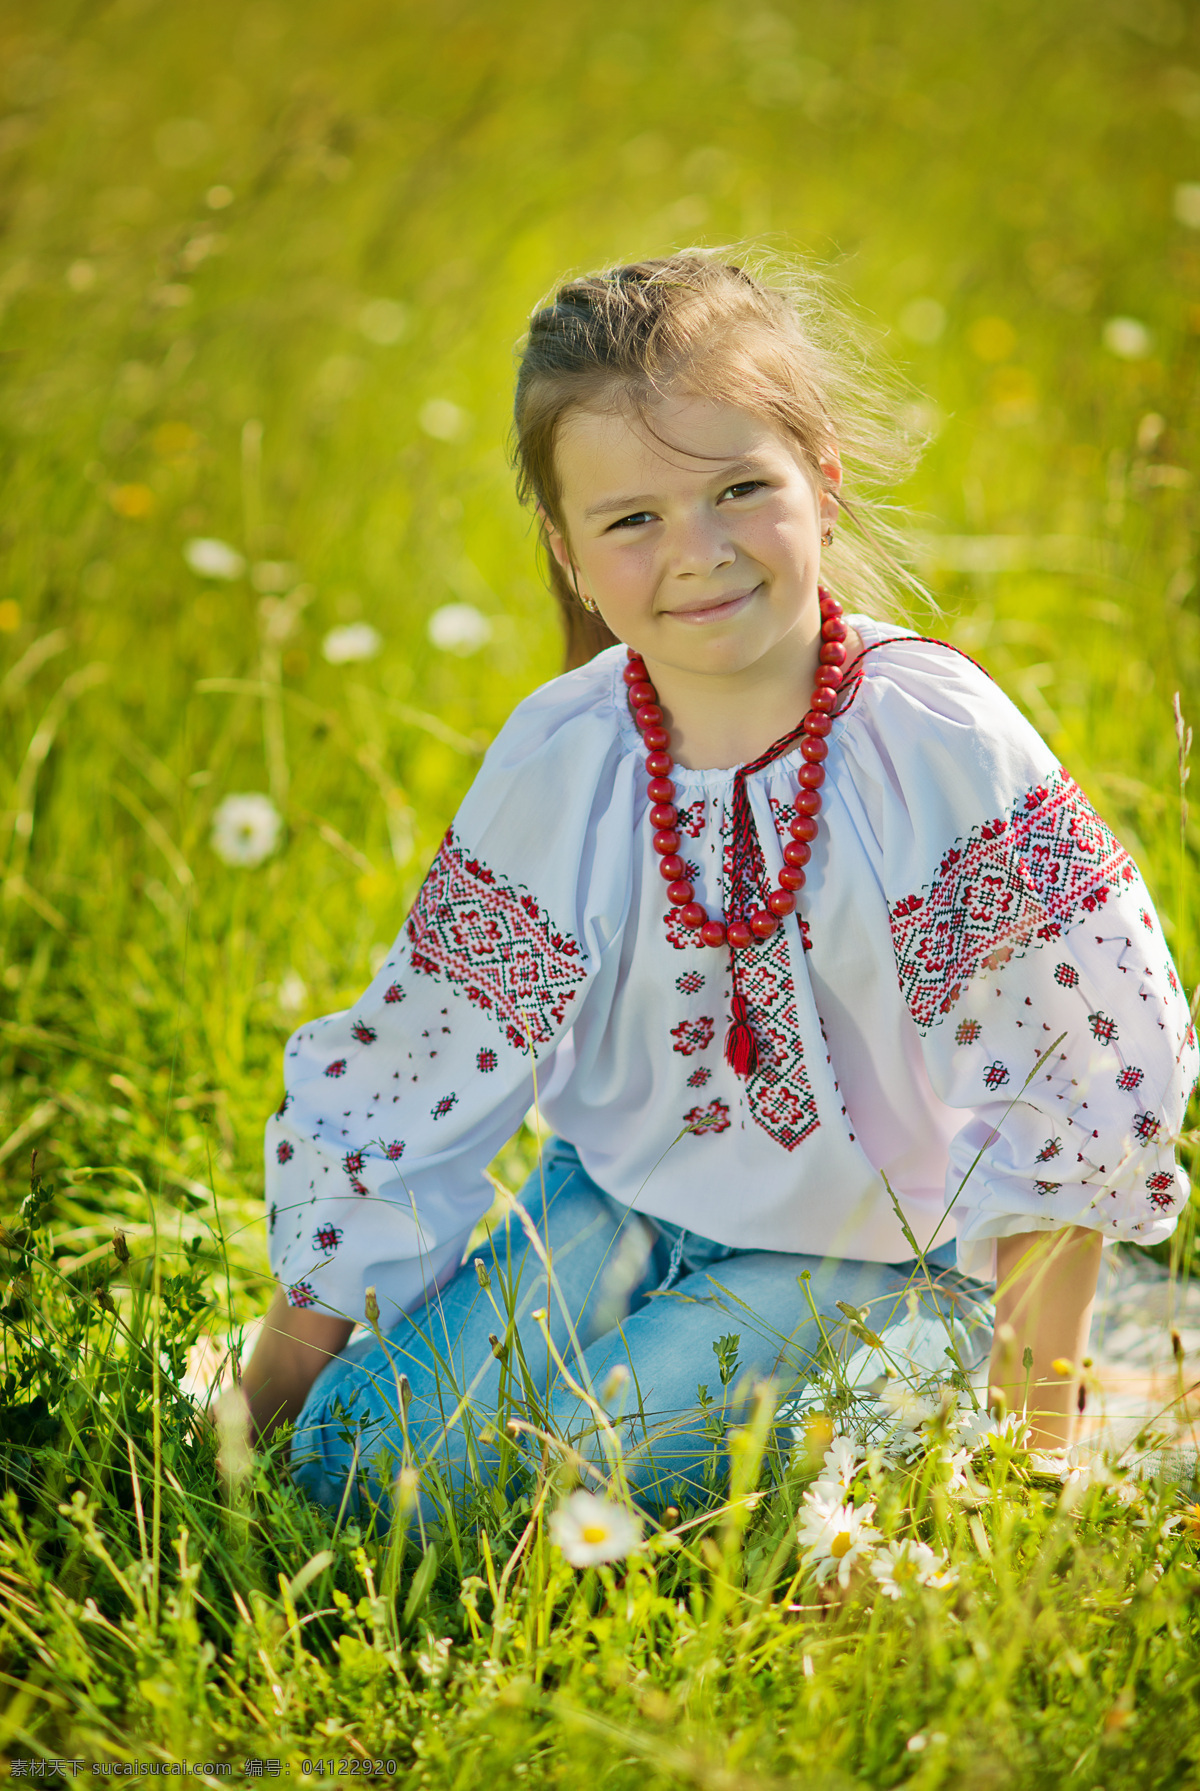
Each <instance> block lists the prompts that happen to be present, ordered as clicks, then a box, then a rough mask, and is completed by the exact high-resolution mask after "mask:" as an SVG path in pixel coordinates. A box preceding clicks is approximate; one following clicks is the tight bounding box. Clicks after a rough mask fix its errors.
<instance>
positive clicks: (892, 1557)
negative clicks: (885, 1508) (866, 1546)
mask: <svg viewBox="0 0 1200 1791" xmlns="http://www.w3.org/2000/svg"><path fill="white" fill-rule="evenodd" d="M871 1572H872V1573H873V1574H874V1576H875V1578H876V1579H877V1580H878V1581H879V1590H880V1591H881V1592H882V1593H883V1594H884V1596H885V1597H887V1598H900V1597H902V1596H903V1594H904V1593H905V1592H907V1591H908V1590H909V1589H910V1587H913V1586H932V1587H934V1588H936V1590H938V1591H946V1590H948V1588H949V1587H951V1586H956V1585H957V1584H958V1570H957V1569H956V1568H954V1567H951V1565H950V1563H949V1561H948V1560H947V1559H946V1557H945V1555H939V1554H937V1553H936V1551H935V1550H933V1549H931V1548H929V1547H928V1546H927V1544H925V1543H924V1542H914V1541H913V1540H912V1538H911V1537H905V1539H904V1541H903V1542H889V1543H888V1544H887V1545H886V1547H884V1548H882V1549H881V1550H880V1551H879V1553H878V1554H877V1555H875V1556H874V1557H873V1559H872V1561H871Z"/></svg>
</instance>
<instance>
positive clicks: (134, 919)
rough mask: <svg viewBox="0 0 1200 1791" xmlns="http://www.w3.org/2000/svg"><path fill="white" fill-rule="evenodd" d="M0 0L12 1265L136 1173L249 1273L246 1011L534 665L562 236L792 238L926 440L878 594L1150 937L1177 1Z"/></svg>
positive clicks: (159, 1201)
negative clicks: (21, 1207) (1108, 831)
mask: <svg viewBox="0 0 1200 1791" xmlns="http://www.w3.org/2000/svg"><path fill="white" fill-rule="evenodd" d="M0 34H2V35H0V80H2V86H3V106H4V111H3V117H2V119H0V169H2V173H0V182H2V235H0V312H2V325H0V431H2V433H3V455H2V475H0V476H2V478H3V501H2V506H0V553H2V572H0V728H2V730H3V738H4V772H3V775H4V777H5V779H6V791H7V794H6V796H5V814H4V825H3V829H2V831H0V852H2V853H3V854H4V857H3V860H2V862H3V867H4V868H3V875H4V901H3V905H2V908H0V925H2V928H3V946H2V950H3V963H2V967H0V1003H2V1006H0V1013H2V1015H3V1018H2V1020H0V1059H2V1074H0V1173H3V1175H5V1176H6V1177H7V1178H8V1184H9V1185H8V1190H7V1193H6V1204H5V1210H6V1212H7V1211H9V1210H11V1209H12V1208H13V1207H15V1205H16V1203H17V1202H18V1200H19V1198H20V1196H21V1193H22V1191H23V1187H24V1185H25V1182H26V1178H27V1175H28V1158H29V1151H30V1149H31V1148H32V1147H34V1146H38V1147H39V1148H40V1150H41V1153H42V1162H43V1166H44V1167H45V1169H46V1171H47V1173H48V1174H49V1175H50V1178H51V1182H52V1185H53V1187H54V1189H55V1196H56V1206H55V1221H56V1227H57V1229H56V1247H57V1248H58V1250H59V1251H60V1253H61V1261H62V1263H63V1265H64V1266H66V1267H68V1268H69V1267H71V1266H72V1265H77V1264H82V1263H85V1262H86V1261H88V1260H89V1259H90V1258H91V1257H94V1256H97V1255H99V1254H102V1253H103V1252H104V1251H105V1250H106V1249H107V1247H108V1239H109V1236H110V1233H111V1226H112V1223H113V1222H114V1219H115V1218H118V1217H119V1218H120V1219H121V1220H122V1222H123V1223H125V1225H126V1227H127V1229H129V1230H130V1232H131V1234H133V1235H136V1234H138V1233H139V1231H140V1232H141V1233H142V1234H143V1235H144V1234H148V1233H149V1230H150V1225H151V1218H152V1211H151V1208H152V1207H153V1214H154V1216H156V1217H157V1219H158V1220H159V1221H160V1222H165V1221H166V1220H167V1219H168V1218H169V1219H170V1223H171V1225H172V1226H173V1227H174V1232H173V1235H174V1236H175V1237H176V1238H177V1239H179V1240H186V1239H187V1238H188V1237H195V1238H199V1239H202V1240H211V1239H212V1237H213V1236H214V1235H215V1234H216V1232H217V1231H219V1230H223V1231H224V1233H225V1234H226V1235H227V1236H228V1237H229V1238H230V1239H231V1240H232V1253H233V1263H234V1279H233V1297H234V1302H235V1306H236V1307H237V1308H238V1309H239V1310H240V1311H242V1312H243V1313H244V1314H246V1313H249V1312H250V1311H251V1310H252V1309H253V1308H254V1307H255V1306H256V1304H258V1303H259V1302H260V1301H261V1298H262V1293H263V1287H264V1283H263V1280H262V1275H263V1268H264V1263H265V1235H264V1227H263V1225H262V1222H261V1217H260V1207H259V1197H260V1191H261V1162H260V1154H259V1153H260V1144H259V1140H260V1136H261V1124H262V1119H263V1115H264V1114H265V1113H266V1112H267V1111H268V1110H269V1108H270V1107H272V1106H274V1105H275V1104H276V1102H277V1100H278V1096H279V1093H280V1086H281V1085H280V1080H279V1059H280V1050H281V1046H282V1043H283V1040H284V1038H285V1037H286V1035H287V1033H288V1032H289V1031H290V1030H291V1029H292V1027H293V1026H295V1025H296V1024H297V1023H298V1022H299V1021H300V1020H301V1019H302V1018H304V1017H306V1016H308V1015H310V1014H314V1013H320V1012H324V1011H328V1010H329V1009H330V1008H332V1007H336V1006H339V1005H343V1004H345V1003H347V1002H348V1001H350V1000H352V999H353V996H354V994H355V992H356V991H357V989H359V988H360V987H361V986H362V985H363V983H364V982H365V981H366V979H367V978H368V977H369V975H370V974H371V972H372V969H373V967H374V965H375V964H376V963H378V962H379V961H380V960H381V958H382V955H383V953H384V950H385V948H386V946H387V944H388V942H389V941H390V940H391V939H392V937H393V936H394V934H395V933H396V932H397V930H398V928H399V926H400V924H401V922H402V920H403V917H404V915H405V913H406V911H407V907H408V905H409V903H410V901H411V899H412V896H413V893H414V891H415V889H416V887H417V884H418V883H419V880H420V877H421V875H422V874H423V871H424V868H425V866H426V865H427V864H428V862H429V860H430V858H431V856H432V854H433V852H434V850H435V849H436V845H437V842H438V840H439V838H440V836H441V834H442V832H443V831H444V829H445V827H446V825H447V823H448V821H449V819H450V817H451V816H452V814H453V811H454V809H455V806H456V804H457V802H458V800H459V799H460V797H461V795H462V793H463V791H464V789H465V788H466V786H467V784H468V782H469V781H470V779H471V776H472V774H473V770H474V767H475V765H476V764H477V762H478V755H479V753H480V751H481V750H482V748H483V747H484V746H485V745H486V743H487V741H488V739H489V738H490V736H491V735H492V734H493V733H494V731H495V730H496V728H497V727H498V725H499V724H500V722H501V721H502V720H503V718H504V716H505V715H506V714H507V712H508V710H509V709H510V708H511V706H512V704H513V703H514V702H515V701H516V700H518V699H519V698H520V697H521V696H522V695H524V694H525V693H526V692H527V691H529V690H530V689H531V688H532V687H533V686H534V685H536V684H537V683H539V682H540V681H542V680H544V679H545V678H547V677H549V676H551V675H553V673H554V672H555V671H556V670H557V669H558V664H559V659H560V654H561V645H560V640H559V636H558V631H557V623H556V620H555V617H554V613H553V607H552V603H551V600H550V599H549V597H548V596H547V595H546V593H545V592H544V590H543V588H542V586H541V582H540V579H539V576H538V572H537V567H536V564H535V556H534V551H533V541H532V534H531V530H530V526H529V521H528V518H527V517H526V516H525V515H523V514H522V512H521V511H520V510H519V508H518V506H517V504H516V502H515V499H514V497H513V492H512V479H511V475H510V471H509V467H508V463H507V456H506V434H507V427H508V417H509V405H510V392H511V385H512V375H513V365H514V345H515V343H516V342H517V340H518V338H519V336H520V333H521V330H522V327H523V322H524V319H525V318H526V316H527V315H528V313H529V311H530V309H531V308H532V307H533V306H534V305H535V303H536V302H537V301H538V299H539V298H540V297H541V296H542V295H543V293H544V292H545V291H546V289H547V288H548V287H549V286H550V285H551V283H552V282H553V281H554V280H555V279H556V278H558V277H559V276H560V275H561V274H562V273H564V272H565V271H567V270H573V269H580V268H584V267H589V266H593V265H595V264H599V263H603V262H605V261H608V260H610V259H613V258H618V257H619V258H631V257H634V256H637V255H641V254H645V253H660V252H663V251H666V250H669V249H672V248H675V247H679V246H683V245H686V244H691V243H709V244H719V243H729V242H737V241H747V240H748V241H752V242H754V243H757V244H762V245H766V246H768V247H770V248H773V249H776V250H780V251H783V252H787V253H796V254H800V255H802V256H805V257H808V258H811V259H813V260H815V261H816V262H817V263H818V264H820V265H821V266H823V267H825V268H827V269H828V270H829V271H830V272H831V273H832V275H833V276H834V278H835V280H836V281H837V283H838V284H839V285H840V287H841V289H842V290H843V292H844V293H845V294H846V295H847V297H848V298H849V300H850V301H851V302H852V303H853V304H854V305H855V306H856V307H857V308H858V311H859V315H860V317H861V319H862V320H863V322H864V324H865V325H866V327H867V328H868V330H869V331H871V332H873V333H874V335H875V337H876V339H877V342H878V344H879V349H880V352H881V354H883V355H884V356H885V358H888V359H890V361H891V362H892V364H893V365H894V366H896V367H898V369H899V370H900V371H901V372H902V373H903V374H904V376H905V377H906V379H907V381H908V382H909V385H910V388H911V390H910V394H909V397H908V399H907V403H908V404H909V407H910V421H911V422H912V425H913V427H914V428H916V429H918V430H923V431H926V432H927V433H928V434H929V436H930V438H931V442H930V447H929V450H928V452H927V454H926V456H925V458H924V461H923V463H922V465H921V468H920V470H919V471H918V472H917V474H916V475H915V476H914V477H913V478H912V479H911V480H910V481H909V483H908V484H907V485H906V486H905V488H904V489H902V490H899V491H897V492H896V493H895V494H894V496H895V499H896V502H897V503H898V504H900V505H904V506H909V507H911V509H912V511H913V513H914V519H915V520H914V529H915V532H916V552H917V564H918V567H919V570H920V571H921V573H922V574H923V576H924V577H925V579H926V580H927V581H928V583H929V586H930V588H931V590H932V591H933V593H934V594H935V596H936V599H937V603H938V606H939V607H938V610H937V611H934V610H930V611H929V612H928V613H924V614H919V615H917V616H916V617H915V620H916V621H917V622H918V624H919V625H920V626H921V627H922V628H924V629H925V630H926V631H928V632H930V633H934V634H937V635H939V636H941V637H943V638H947V639H950V640H952V641H954V642H955V643H957V644H958V645H960V646H963V647H964V648H966V649H967V650H968V651H970V652H971V653H972V654H974V655H975V656H976V657H978V658H980V659H981V660H982V661H983V663H984V664H986V666H987V667H988V668H989V670H991V671H992V672H993V673H994V674H995V675H996V676H997V677H998V678H999V679H1000V680H1001V682H1002V683H1003V684H1004V686H1005V688H1006V689H1007V690H1008V691H1009V692H1010V693H1011V694H1012V695H1013V696H1014V697H1015V699H1016V700H1017V701H1018V702H1019V703H1020V704H1021V705H1022V707H1023V708H1024V709H1025V711H1026V713H1027V714H1028V715H1029V716H1030V717H1031V718H1032V720H1033V721H1034V723H1035V724H1036V725H1037V726H1038V728H1039V729H1041V731H1042V732H1043V733H1044V734H1045V736H1046V737H1047V739H1048V740H1049V741H1050V742H1051V744H1052V746H1053V747H1054V749H1055V751H1056V752H1057V753H1059V754H1060V755H1061V757H1062V759H1063V761H1064V763H1065V764H1066V765H1067V766H1068V768H1069V769H1070V770H1071V771H1072V772H1073V773H1074V774H1075V775H1076V776H1077V777H1079V778H1080V780H1081V781H1082V783H1083V784H1084V786H1085V788H1086V789H1087V790H1088V792H1089V794H1090V795H1091V796H1092V798H1093V799H1094V800H1095V802H1096V803H1097V805H1098V806H1099V808H1100V809H1101V811H1102V812H1103V813H1104V814H1105V816H1106V817H1107V819H1108V820H1109V821H1110V822H1111V824H1112V825H1113V826H1114V827H1115V828H1116V829H1117V831H1118V832H1119V834H1120V835H1121V837H1122V838H1123V839H1124V840H1125V842H1126V843H1127V844H1128V845H1129V846H1130V847H1131V848H1132V849H1133V851H1134V852H1135V854H1136V855H1137V856H1138V858H1139V860H1140V862H1141V863H1142V865H1143V868H1144V869H1145V871H1146V873H1147V875H1148V877H1149V879H1150V882H1151V886H1152V888H1153V890H1154V892H1155V895H1156V897H1157V899H1158V900H1159V902H1160V905H1161V908H1162V911H1163V914H1164V919H1165V922H1166V926H1167V930H1168V936H1169V937H1170V938H1171V940H1172V943H1173V945H1174V948H1175V950H1176V953H1177V956H1178V958H1179V960H1180V965H1181V969H1182V971H1183V974H1184V976H1185V979H1186V980H1187V982H1188V985H1189V987H1190V986H1191V984H1192V983H1193V982H1195V981H1196V980H1197V979H1198V978H1200V952H1198V951H1197V945H1196V899H1195V897H1194V895H1193V896H1192V897H1191V898H1189V879H1190V876H1191V872H1190V869H1189V866H1194V863H1195V853H1196V849H1197V843H1198V835H1197V830H1196V826H1195V823H1194V822H1185V820H1184V818H1183V815H1182V812H1181V805H1180V753H1181V749H1182V747H1184V746H1185V745H1186V725H1187V722H1188V721H1189V720H1192V721H1194V720H1196V719H1197V715H1198V714H1200V679H1198V678H1197V671H1198V668H1200V649H1198V632H1200V606H1198V595H1197V588H1196V576H1195V575H1196V569H1195V546H1194V538H1193V516H1194V513H1195V506H1196V486H1195V480H1194V464H1195V455H1194V428H1195V418H1196V380H1197V354H1196V351H1197V345H1198V344H1200V18H1198V16H1197V10H1196V8H1195V7H1194V6H1191V5H1185V4H1181V3H1180V0H1056V4H1055V5H1054V6H1051V7H1047V6H1041V5H1035V4H1032V3H1031V0H978V3H977V4H974V5H971V6H966V5H963V4H961V0H920V3H919V4H918V3H917V0H887V3H886V4H885V3H883V0H826V4H824V5H822V6H815V5H812V4H807V3H806V4H800V3H799V0H779V3H778V4H776V5H774V6H771V7H761V6H758V5H756V4H754V0H749V3H747V4H734V3H732V0H729V3H726V0H717V3H715V4H705V3H701V4H679V3H677V0H659V3H658V4H656V5H654V6H646V5H645V4H638V5H635V4H632V3H631V0H605V3H604V4H602V5H601V4H597V3H585V4H582V5H577V6H574V7H564V6H562V5H561V4H558V3H557V0H555V3H554V4H551V3H550V0H522V3H521V4H520V5H517V4H515V3H510V0H493V3H492V4H480V3H478V0H477V3H475V4H469V3H464V4H454V3H451V0H432V3H426V4H421V5H418V4H416V3H415V0H390V3H388V4H383V3H382V0H341V3H340V4H339V5H337V6H334V7H331V6H329V5H325V4H321V5H318V4H316V0H249V3H247V0H208V3H207V4H206V5H205V6H204V7H185V6H183V5H180V4H177V3H176V4H171V3H168V0H116V3H109V4H101V3H98V0H93V3H91V4H82V3H77V4H67V3H66V0H6V4H5V5H4V7H3V9H2V12H0ZM1176 692H1179V693H1180V699H1181V705H1182V717H1183V721H1182V724H1177V720H1176V716H1175V713H1174V710H1173V698H1174V695H1175V693H1176ZM1180 725H1182V727H1183V730H1184V732H1183V734H1182V736H1181V735H1180V731H1179V728H1180ZM1189 899H1190V902H1191V905H1190V906H1189ZM530 1144H531V1138H530V1135H529V1134H528V1132H526V1133H525V1134H523V1135H522V1136H521V1137H519V1138H518V1139H517V1140H515V1141H514V1143H513V1145H512V1146H511V1147H510V1149H509V1152H508V1153H506V1157H505V1159H504V1160H503V1161H502V1163H501V1165H500V1167H501V1171H502V1172H506V1173H509V1174H511V1176H512V1177H513V1179H515V1178H516V1176H517V1174H518V1173H519V1171H520V1167H521V1163H522V1161H523V1160H524V1158H525V1157H527V1155H528V1151H529V1148H530ZM1188 1148H1189V1149H1190V1145H1189V1147H1188ZM506 1165H507V1169H506ZM88 1166H103V1167H104V1169H105V1173H104V1174H103V1175H101V1176H99V1177H96V1178H89V1177H87V1176H85V1175H84V1174H83V1173H82V1171H83V1170H84V1169H85V1168H87V1167H88ZM138 1178H140V1184H142V1185H144V1186H145V1188H146V1189H147V1190H148V1191H149V1200H148V1199H147V1197H146V1196H144V1195H143V1194H142V1192H141V1191H140V1186H139V1179H138ZM214 1191H215V1193H216V1195H217V1196H218V1205H217V1207H214V1203H213V1192H214ZM204 1247H205V1248H207V1243H205V1245H204Z"/></svg>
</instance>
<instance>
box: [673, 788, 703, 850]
mask: <svg viewBox="0 0 1200 1791" xmlns="http://www.w3.org/2000/svg"><path fill="white" fill-rule="evenodd" d="M706 806H707V805H706V803H705V802H704V799H703V798H701V799H700V800H699V801H698V802H689V804H688V806H687V807H686V808H679V807H678V806H676V811H675V812H676V814H677V815H678V816H679V820H678V821H677V822H676V826H677V827H678V828H679V831H680V833H686V834H687V836H688V838H689V839H693V840H698V839H699V838H700V835H701V834H702V833H703V832H704V810H705V808H706Z"/></svg>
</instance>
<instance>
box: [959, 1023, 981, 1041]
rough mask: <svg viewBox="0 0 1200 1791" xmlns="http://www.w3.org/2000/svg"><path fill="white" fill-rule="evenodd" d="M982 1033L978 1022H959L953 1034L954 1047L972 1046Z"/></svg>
mask: <svg viewBox="0 0 1200 1791" xmlns="http://www.w3.org/2000/svg"><path fill="white" fill-rule="evenodd" d="M982 1031H983V1027H982V1026H981V1025H980V1024H979V1021H978V1020H960V1021H959V1023H958V1025H957V1027H956V1028H955V1032H954V1042H955V1044H956V1045H973V1044H974V1043H975V1040H976V1039H977V1038H978V1037H979V1035H980V1033H981V1032H982Z"/></svg>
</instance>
